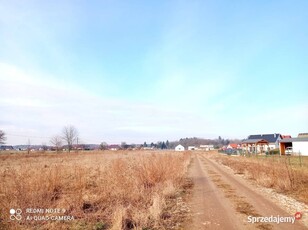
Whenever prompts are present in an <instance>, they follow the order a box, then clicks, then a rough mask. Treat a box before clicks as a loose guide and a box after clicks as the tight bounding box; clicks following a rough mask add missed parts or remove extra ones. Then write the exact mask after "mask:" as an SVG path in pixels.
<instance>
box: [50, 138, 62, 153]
mask: <svg viewBox="0 0 308 230" xmlns="http://www.w3.org/2000/svg"><path fill="white" fill-rule="evenodd" d="M50 143H51V144H52V145H53V146H55V148H56V151H57V153H58V152H59V150H60V148H61V147H62V138H61V137H60V136H54V137H52V138H51V140H50Z"/></svg>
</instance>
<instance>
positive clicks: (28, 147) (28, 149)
mask: <svg viewBox="0 0 308 230" xmlns="http://www.w3.org/2000/svg"><path fill="white" fill-rule="evenodd" d="M30 151H31V141H30V139H28V143H27V153H28V154H29V153H30Z"/></svg>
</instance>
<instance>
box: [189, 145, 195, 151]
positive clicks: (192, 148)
mask: <svg viewBox="0 0 308 230" xmlns="http://www.w3.org/2000/svg"><path fill="white" fill-rule="evenodd" d="M188 150H196V147H195V146H188Z"/></svg>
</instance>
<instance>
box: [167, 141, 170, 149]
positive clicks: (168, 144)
mask: <svg viewBox="0 0 308 230" xmlns="http://www.w3.org/2000/svg"><path fill="white" fill-rule="evenodd" d="M169 146H170V143H169V141H168V140H167V141H166V149H169Z"/></svg>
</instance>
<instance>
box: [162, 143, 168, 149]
mask: <svg viewBox="0 0 308 230" xmlns="http://www.w3.org/2000/svg"><path fill="white" fill-rule="evenodd" d="M166 148H167V146H166V144H165V142H164V141H163V143H162V144H161V149H166Z"/></svg>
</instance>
